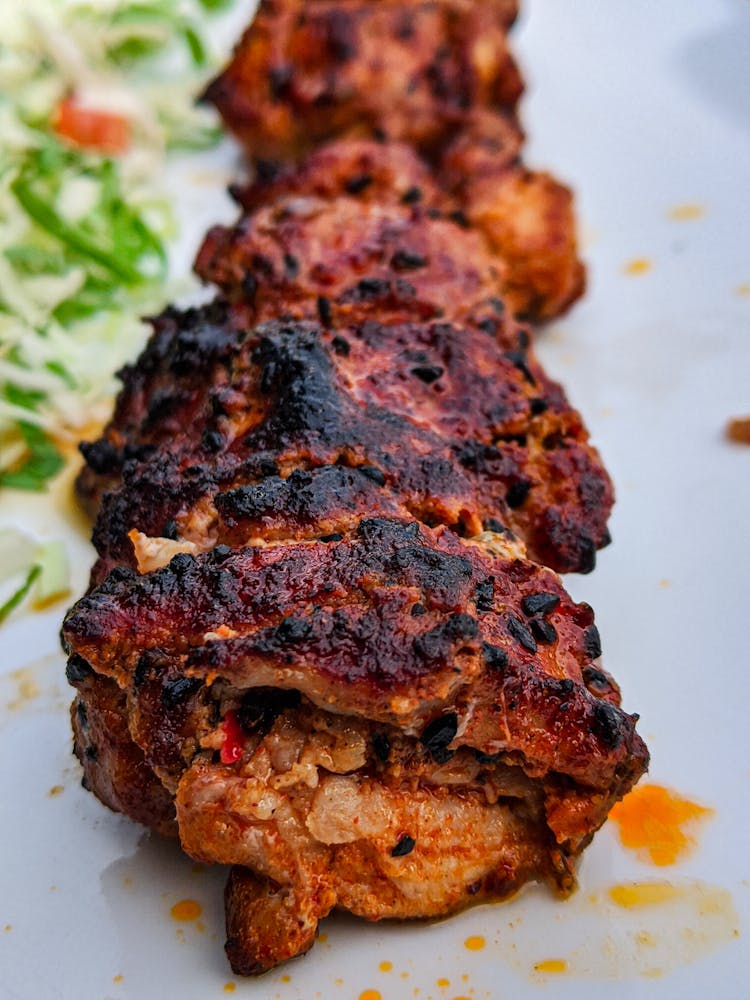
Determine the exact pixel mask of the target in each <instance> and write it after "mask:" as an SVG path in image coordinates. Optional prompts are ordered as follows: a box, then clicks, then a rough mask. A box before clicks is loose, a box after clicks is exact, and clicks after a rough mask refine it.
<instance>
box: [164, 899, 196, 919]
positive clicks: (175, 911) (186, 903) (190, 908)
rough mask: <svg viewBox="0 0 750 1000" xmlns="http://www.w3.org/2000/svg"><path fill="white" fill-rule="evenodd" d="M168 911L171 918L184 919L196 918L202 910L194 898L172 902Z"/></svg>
mask: <svg viewBox="0 0 750 1000" xmlns="http://www.w3.org/2000/svg"><path fill="white" fill-rule="evenodd" d="M169 912H170V913H171V914H172V919H173V920H180V921H184V920H197V919H198V917H199V916H200V915H201V913H202V912H203V910H202V908H201V904H200V903H198V902H197V901H196V900H195V899H181V900H180V901H179V903H175V904H174V906H173V907H172V909H171V910H170V911H169Z"/></svg>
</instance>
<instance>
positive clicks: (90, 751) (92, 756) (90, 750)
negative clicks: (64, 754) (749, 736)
mask: <svg viewBox="0 0 750 1000" xmlns="http://www.w3.org/2000/svg"><path fill="white" fill-rule="evenodd" d="M83 752H84V754H85V755H86V757H87V758H88V759H89V760H98V759H99V751H98V750H97V748H96V747H95V746H94V744H93V743H90V744H89V745H88V746H87V747H86V749H85V750H84V751H83Z"/></svg>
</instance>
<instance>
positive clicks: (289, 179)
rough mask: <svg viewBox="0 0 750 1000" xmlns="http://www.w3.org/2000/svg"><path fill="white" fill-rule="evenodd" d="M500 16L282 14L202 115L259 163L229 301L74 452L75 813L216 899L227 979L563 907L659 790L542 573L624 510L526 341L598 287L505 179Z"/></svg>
mask: <svg viewBox="0 0 750 1000" xmlns="http://www.w3.org/2000/svg"><path fill="white" fill-rule="evenodd" d="M514 16H515V2H514V0H486V2H483V3H473V2H469V0H429V2H428V0H415V2H413V3H410V4H403V3H397V2H395V0H379V2H378V3H373V2H372V0H347V2H346V3H340V2H339V3H333V2H332V0H314V2H312V0H308V2H301V0H264V2H262V4H261V8H260V11H259V14H258V16H257V18H256V20H255V22H254V24H253V25H252V26H251V28H250V29H249V31H248V32H247V34H246V35H245V37H244V39H243V41H242V43H241V44H240V46H239V48H238V50H237V53H236V55H235V59H234V60H233V63H232V64H231V66H230V67H229V69H228V70H227V71H226V72H225V73H224V74H223V75H222V77H220V78H219V80H218V81H217V82H216V83H214V85H213V86H212V88H211V92H210V96H211V98H212V99H213V100H214V101H215V102H216V103H217V104H218V105H219V106H220V108H221V109H222V112H223V113H224V115H225V117H226V118H227V120H229V121H230V123H231V124H232V125H233V127H234V128H235V130H236V131H237V132H238V134H240V135H241V137H242V138H243V139H244V140H245V141H246V142H247V144H248V145H249V146H250V147H251V151H252V155H253V156H254V157H255V160H256V163H255V166H256V177H255V180H254V181H253V183H252V184H250V185H246V186H245V187H241V188H240V187H238V188H236V189H235V195H236V197H237V200H238V201H239V202H240V204H241V206H242V207H243V210H244V215H243V217H242V218H241V219H240V221H239V222H238V223H237V225H236V226H233V227H216V228H215V229H213V230H212V231H211V232H210V233H209V234H208V236H207V238H206V240H205V242H204V245H203V247H202V248H201V251H200V253H199V256H198V260H197V262H196V269H197V271H198V272H199V274H200V275H201V276H202V277H203V278H204V279H205V280H206V281H207V282H210V283H212V284H214V285H216V286H218V287H219V289H220V292H221V296H222V298H221V299H219V300H217V301H216V302H214V303H213V304H211V305H209V306H205V307H203V308H201V309H194V310H187V311H186V312H179V311H177V310H176V309H169V310H167V311H166V312H165V313H164V314H163V315H162V316H161V317H158V318H157V319H156V320H155V321H154V323H153V325H154V332H153V335H152V337H151V339H150V341H149V343H148V345H147V346H146V349H145V350H144V352H143V354H142V355H141V357H140V358H139V360H138V361H137V362H136V363H135V364H134V365H132V366H129V367H128V368H126V369H125V370H124V372H123V373H122V378H123V389H122V391H121V393H120V395H119V398H118V400H117V404H116V408H115V413H114V415H113V418H112V420H111V422H110V423H109V425H108V426H107V428H106V429H105V432H104V434H103V435H102V437H101V438H100V439H99V440H98V441H96V442H93V443H91V444H88V445H85V446H83V451H84V455H85V458H86V467H85V469H84V471H83V472H82V474H81V476H80V477H79V481H78V490H79V495H80V497H81V499H82V501H83V503H84V505H85V506H86V507H87V509H88V510H89V511H90V512H91V513H92V515H93V516H95V517H96V524H95V529H94V542H95V545H96V548H97V552H98V555H99V559H98V561H97V563H96V565H95V566H94V569H93V571H92V579H91V588H90V590H89V592H88V594H87V595H86V596H85V597H84V598H82V599H81V600H80V601H79V602H78V603H77V604H76V605H75V606H74V607H73V608H72V609H71V610H70V612H69V613H68V615H67V616H66V619H65V622H64V626H63V641H64V644H65V647H66V650H67V651H68V653H69V655H70V659H69V661H68V679H69V681H70V682H71V684H73V685H74V686H75V687H76V689H77V694H76V698H75V702H74V705H73V710H72V718H73V732H74V740H75V752H76V754H77V756H78V757H79V759H80V761H81V764H82V766H83V769H84V783H85V784H86V787H89V788H91V789H92V791H94V792H95V793H96V794H97V795H98V796H99V798H100V799H101V800H102V801H103V802H104V803H106V804H107V805H108V806H110V807H111V808H112V809H115V810H119V811H122V812H124V813H126V814H127V815H129V816H131V817H132V818H133V819H135V820H137V821H138V822H141V823H144V824H145V825H147V826H149V827H151V828H152V829H153V830H155V831H157V832H158V833H161V834H164V835H166V836H175V835H176V836H178V837H179V840H180V843H181V845H182V847H183V848H184V849H185V850H186V851H187V852H188V853H189V854H191V855H192V856H193V857H195V858H196V859H199V860H203V861H206V862H209V863H211V862H219V863H225V864H228V865H231V866H232V871H231V875H230V877H229V881H228V884H227V890H226V911H227V934H228V940H227V946H226V947H227V953H228V955H229V958H230V961H231V964H232V967H233V968H234V969H235V971H236V972H238V973H241V974H255V973H259V972H263V971H265V970H267V969H270V968H273V967H274V966H275V965H277V964H278V963H279V962H282V961H284V960H286V959H288V958H291V957H293V956H295V955H298V954H301V953H303V952H305V951H306V950H307V949H308V948H309V947H310V946H311V945H312V943H313V941H314V938H315V934H316V930H317V926H318V922H319V921H320V919H322V918H323V917H324V916H325V915H326V914H327V913H328V912H330V911H331V910H332V909H333V908H336V907H338V908H342V909H346V910H349V911H350V912H352V913H355V914H358V915H360V916H362V917H365V918H366V919H369V920H379V919H382V918H386V917H397V918H410V917H426V916H438V915H443V914H447V913H451V912H454V911H456V910H459V909H461V908H462V907H464V906H467V905H469V904H470V903H473V902H476V901H478V900H482V899H487V900H492V899H499V898H503V897H504V896H507V895H508V894H509V893H512V892H513V891H515V890H516V889H517V888H518V887H519V886H520V885H522V884H523V883H524V882H526V881H528V880H538V881H543V882H546V883H548V884H549V885H551V886H552V887H553V888H555V889H556V890H558V891H559V892H561V893H566V892H568V891H570V889H571V888H572V886H573V884H574V865H575V860H576V858H577V856H578V855H579V854H580V852H581V850H582V849H583V848H584V847H585V846H586V844H587V843H588V841H589V840H590V839H591V837H592V835H593V834H594V832H595V831H596V830H597V829H598V828H599V826H601V824H602V823H603V822H604V820H605V819H606V816H607V813H608V811H609V809H610V808H611V806H612V805H613V804H614V802H616V801H617V799H619V798H620V797H622V795H624V794H625V793H626V792H627V791H628V790H629V788H630V787H632V785H633V784H634V783H635V782H636V781H637V780H638V778H639V777H640V775H641V774H642V773H643V771H644V769H645V767H646V766H647V763H648V754H647V751H646V748H645V746H644V744H643V743H642V741H641V740H640V738H639V736H638V735H637V734H636V733H635V729H634V724H635V721H636V717H635V716H629V715H627V714H626V713H625V712H623V711H622V710H621V708H620V694H619V690H618V688H617V686H616V685H615V683H614V681H613V680H612V679H611V678H610V677H609V676H608V675H607V674H606V673H605V672H604V671H602V670H601V669H599V667H598V665H597V664H596V662H595V661H596V660H597V658H598V656H599V654H600V652H601V650H600V647H599V637H598V632H597V630H596V626H595V625H594V620H593V613H592V611H591V609H590V608H589V607H588V605H585V604H575V603H574V602H573V601H572V600H571V599H570V597H569V596H568V595H567V594H566V593H565V591H564V589H563V587H562V584H561V582H560V580H559V578H558V577H557V576H556V575H555V573H554V572H553V569H557V570H560V571H568V570H578V571H588V570H589V569H591V568H592V567H593V564H594V557H595V552H596V549H597V548H598V547H600V546H602V545H604V544H606V542H607V541H608V534H607V529H606V521H607V516H608V514H609V510H610V507H611V503H612V487H611V484H610V482H609V478H608V476H607V474H606V472H605V471H604V469H603V467H602V465H601V462H600V460H599V456H598V455H597V453H596V451H595V450H594V449H593V448H592V447H591V446H590V444H589V443H588V436H587V433H586V430H585V428H584V427H583V425H582V423H581V419H580V416H579V415H578V414H577V412H576V411H575V410H573V409H572V408H571V407H570V405H569V403H568V402H567V400H566V398H565V396H564V394H563V392H562V389H561V388H560V387H559V386H558V385H557V384H556V383H554V382H552V381H551V380H550V379H549V378H548V377H547V376H546V375H545V373H544V372H543V371H542V369H541V367H540V365H539V363H538V361H537V360H536V358H535V356H534V353H533V350H532V348H531V337H530V332H529V330H528V329H527V328H526V327H525V326H524V325H523V324H522V323H520V322H519V321H518V319H517V318H516V317H517V316H518V315H521V314H529V315H533V316H535V317H546V316H549V315H554V314H555V313H557V312H559V311H560V310H561V309H563V308H565V307H566V306H567V305H568V304H569V303H570V302H571V301H572V300H573V299H574V298H575V297H576V296H577V295H578V294H579V293H580V290H581V288H582V284H583V271H582V269H581V266H580V264H579V262H578V259H577V254H576V247H575V239H574V236H573V235H572V234H573V232H574V228H573V219H572V211H571V204H570V196H569V193H568V192H567V189H565V188H563V187H562V186H560V185H559V184H557V182H556V181H554V180H553V179H552V178H551V177H549V176H548V175H545V174H534V173H532V172H530V171H528V170H526V168H524V167H523V166H522V165H521V163H520V161H519V150H520V145H521V141H522V136H521V133H520V130H519V127H518V124H517V122H516V119H515V113H514V108H515V103H516V100H517V98H518V95H519V93H520V89H521V88H520V80H519V77H518V73H517V70H516V68H515V64H514V63H513V61H512V58H511V57H510V55H509V53H508V48H507V42H506V37H505V32H506V29H507V28H508V27H509V25H510V23H511V22H512V20H513V18H514ZM328 137H335V138H337V140H338V141H335V142H331V143H328V144H325V145H320V143H321V141H322V140H323V139H327V138H328ZM341 137H345V138H341ZM385 137H387V138H388V140H389V141H382V140H383V139H384V138H385ZM310 149H313V151H312V152H311V153H310V154H309V155H307V156H306V157H305V158H304V159H303V160H302V162H301V163H299V164H297V165H294V164H292V163H291V162H289V161H292V160H295V159H298V158H299V157H300V156H301V155H302V154H303V153H306V152H307V151H308V150H310ZM264 157H271V158H274V159H280V160H281V161H287V162H276V163H271V162H266V161H264V160H263V159H262V158H264ZM527 552H528V557H527ZM541 563H546V564H548V565H549V566H551V567H553V569H546V568H543V566H542V565H540V564H541Z"/></svg>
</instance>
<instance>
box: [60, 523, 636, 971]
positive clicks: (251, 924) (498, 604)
mask: <svg viewBox="0 0 750 1000" xmlns="http://www.w3.org/2000/svg"><path fill="white" fill-rule="evenodd" d="M301 579H304V581H305V584H304V586H303V587H300V586H299V581H300V580H301ZM63 634H64V639H65V642H66V645H67V646H68V648H69V650H71V651H73V652H74V656H75V660H74V661H72V662H74V663H75V665H76V666H75V671H74V677H73V679H74V681H75V683H76V684H77V686H78V688H79V695H78V706H79V707H78V708H77V709H76V711H77V713H78V714H79V715H80V714H83V716H84V718H85V719H86V720H87V722H86V725H87V727H88V728H87V729H86V728H84V727H79V729H78V730H77V733H76V735H77V741H78V743H77V745H78V752H79V755H80V757H81V759H82V761H83V763H84V768H85V769H86V773H87V777H88V780H89V782H90V783H91V785H92V786H93V787H94V788H95V789H98V785H97V782H98V781H101V780H102V778H101V774H100V772H99V771H98V770H97V768H96V763H95V762H96V761H97V760H98V759H100V757H101V754H102V752H108V750H107V746H106V744H107V741H108V740H115V737H114V736H110V735H109V733H110V730H104V729H103V727H101V726H97V723H96V718H97V711H98V703H97V700H96V699H97V691H98V689H99V688H101V687H102V686H104V687H105V690H106V691H108V690H111V687H110V686H111V685H112V680H114V681H115V682H116V684H117V688H118V689H119V690H122V691H124V692H126V699H125V701H126V702H127V709H126V711H127V717H128V725H129V730H130V733H131V736H132V738H133V740H134V742H135V743H136V744H137V746H138V751H139V752H140V753H142V754H143V757H144V759H145V761H146V762H147V764H148V765H149V767H151V768H152V769H153V773H154V774H155V775H157V776H158V778H159V779H160V780H161V782H162V783H163V786H164V788H166V789H169V791H170V792H171V793H172V794H173V795H174V796H175V803H176V819H177V824H178V828H179V836H180V839H181V842H182V844H183V846H184V847H185V849H186V850H187V851H188V852H189V853H190V854H192V855H193V856H194V857H196V858H199V859H202V860H206V861H221V862H224V863H227V864H232V865H236V866H239V868H238V869H236V870H235V872H234V873H233V875H232V878H231V879H230V883H229V888H228V928H229V942H228V952H229V955H230V958H231V959H232V961H233V965H234V968H235V969H236V970H237V971H239V972H244V973H252V972H259V971H263V970H264V969H267V968H270V967H272V966H273V965H275V964H277V963H278V962H279V961H282V960H284V959H285V958H288V957H290V956H291V955H292V954H295V953H298V952H300V951H304V950H306V949H307V948H308V947H309V946H310V945H311V944H312V942H313V939H314V934H315V928H316V926H317V922H318V920H320V919H321V918H322V917H323V916H325V914H326V913H328V912H329V911H330V909H331V908H332V907H334V906H341V907H344V908H346V909H349V910H351V911H352V912H353V913H356V914H359V915H361V916H363V917H366V918H367V919H379V918H381V917H385V916H390V917H393V916H398V917H410V916H430V915H440V914H444V913H448V912H452V911H454V910H455V909H458V908H460V907H462V906H465V905H467V904H468V903H469V902H473V901H477V900H478V899H482V898H487V899H493V898H494V899H496V898H499V897H502V896H504V895H507V894H508V893H509V892H512V891H513V890H514V889H516V888H518V886H519V885H521V884H522V883H523V882H524V881H526V880H528V879H529V878H535V879H541V880H544V881H547V882H549V883H550V884H552V885H553V886H556V887H557V888H558V889H559V890H560V891H568V890H569V889H570V888H571V886H572V885H573V874H572V871H573V869H572V865H573V861H574V859H575V857H576V856H577V854H578V853H579V852H580V850H581V849H582V848H583V847H584V846H585V844H586V843H587V842H588V840H589V839H590V837H591V835H592V833H593V832H594V831H595V830H596V829H597V827H598V826H600V825H601V823H602V822H603V821H604V819H605V818H606V815H607V812H608V810H609V809H610V807H611V806H612V804H613V803H614V802H615V801H616V800H617V799H618V798H619V797H620V796H621V795H623V794H624V793H625V792H626V791H627V789H628V788H629V787H630V786H631V785H632V784H633V783H634V781H635V780H637V778H638V777H639V775H640V774H641V773H642V771H643V769H644V767H645V765H646V763H647V754H646V751H645V748H644V746H643V744H642V742H641V741H640V739H639V737H638V736H637V735H636V734H635V732H634V728H633V724H634V718H633V717H630V716H628V715H626V714H625V713H623V712H622V711H621V710H620V709H619V707H618V705H619V693H618V691H617V688H616V687H615V686H614V685H613V683H612V682H611V680H610V679H609V678H608V677H607V675H606V674H604V673H602V672H601V671H600V670H599V669H598V668H596V667H595V666H594V665H593V664H592V662H591V658H592V655H595V654H597V653H598V651H599V650H598V635H597V633H596V629H595V627H594V625H593V615H592V612H591V610H590V608H588V606H586V605H576V604H574V603H573V602H572V601H571V600H570V598H569V597H568V596H567V595H566V594H565V591H564V590H563V588H562V586H561V584H560V581H559V579H558V578H557V577H556V576H555V575H554V574H553V573H552V572H551V571H550V570H546V569H543V568H541V567H539V566H536V565H534V564H533V563H530V562H527V561H526V560H524V559H523V558H522V557H521V554H520V550H519V548H518V547H517V545H514V544H513V543H508V542H506V541H504V540H503V538H502V536H496V535H491V534H488V535H484V536H481V537H480V538H479V539H477V540H475V541H465V540H461V539H459V538H458V537H457V536H455V535H454V534H453V533H452V532H450V531H449V530H447V529H444V528H440V529H429V528H426V527H424V526H420V525H418V524H416V523H414V522H407V521H403V520H398V519H397V520H394V519H376V520H362V521H360V523H359V525H358V526H357V527H356V528H355V529H354V530H353V531H351V532H349V533H347V534H345V535H344V536H343V537H338V540H330V541H307V542H297V543H293V542H278V543H271V544H268V545H266V546H261V547H245V548H242V549H239V550H235V551H232V550H230V549H228V548H226V547H221V546H220V547H218V548H216V549H214V550H213V551H212V552H209V553H204V554H202V555H198V556H190V555H185V554H183V555H179V556H177V557H175V558H174V559H172V561H171V562H170V563H169V565H167V566H166V567H164V568H163V569H160V570H156V571H154V572H152V573H148V574H146V575H145V576H139V575H138V574H137V573H136V572H135V571H133V570H125V569H123V570H119V571H116V572H115V573H113V574H111V575H110V577H109V578H108V579H107V580H106V581H105V582H104V583H103V584H102V585H101V586H99V587H97V588H95V589H94V590H93V591H92V592H91V593H90V594H89V595H88V596H87V597H85V598H84V599H83V600H82V601H80V602H79V603H78V605H76V607H74V608H73V609H72V611H71V612H70V613H69V614H68V616H67V618H66V621H65V624H64V628H63ZM83 665H85V666H83ZM110 678H111V679H112V680H110ZM104 699H105V701H106V695H105V696H104ZM125 701H123V700H121V701H120V702H119V703H118V704H119V705H120V710H121V711H123V710H124V706H125ZM81 706H83V712H82V713H81ZM105 709H107V710H109V709H110V706H109V704H108V703H107V704H105ZM92 719H93V721H92ZM115 729H116V727H113V728H112V730H111V731H112V732H114V730H115ZM96 740H100V741H102V742H103V743H104V746H101V745H98V744H97V743H96ZM116 742H117V743H118V746H119V742H120V741H119V738H118V739H117V740H116ZM120 752H122V751H120ZM107 780H108V781H109V782H111V779H110V778H108V779H107ZM123 800H124V796H120V803H122V802H123ZM108 801H109V802H110V804H111V803H112V801H113V796H112V795H111V794H110V796H109V799H108ZM115 801H116V800H115ZM120 807H122V804H120ZM140 818H141V820H143V819H144V816H143V811H142V812H141V817H140ZM153 819H154V824H156V823H157V822H158V823H162V822H163V817H162V814H161V811H160V810H155V812H154V817H153ZM147 821H148V820H147ZM298 917H299V918H300V919H299V920H297V918H298Z"/></svg>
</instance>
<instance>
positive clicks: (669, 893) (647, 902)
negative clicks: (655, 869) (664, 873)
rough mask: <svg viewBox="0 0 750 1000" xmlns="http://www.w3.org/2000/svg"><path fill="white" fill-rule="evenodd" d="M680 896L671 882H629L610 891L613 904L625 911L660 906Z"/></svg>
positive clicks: (615, 886) (613, 887)
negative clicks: (640, 907)
mask: <svg viewBox="0 0 750 1000" xmlns="http://www.w3.org/2000/svg"><path fill="white" fill-rule="evenodd" d="M679 896H680V891H679V889H677V888H676V887H675V886H673V885H672V884H671V883H670V882H629V883H627V884H625V885H613V886H612V887H611V888H610V890H609V898H610V899H611V900H612V902H613V903H616V904H617V906H621V907H622V908H623V909H625V910H632V909H635V908H636V907H639V906H658V905H659V904H660V903H667V902H669V901H670V900H672V899H677V898H679Z"/></svg>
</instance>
